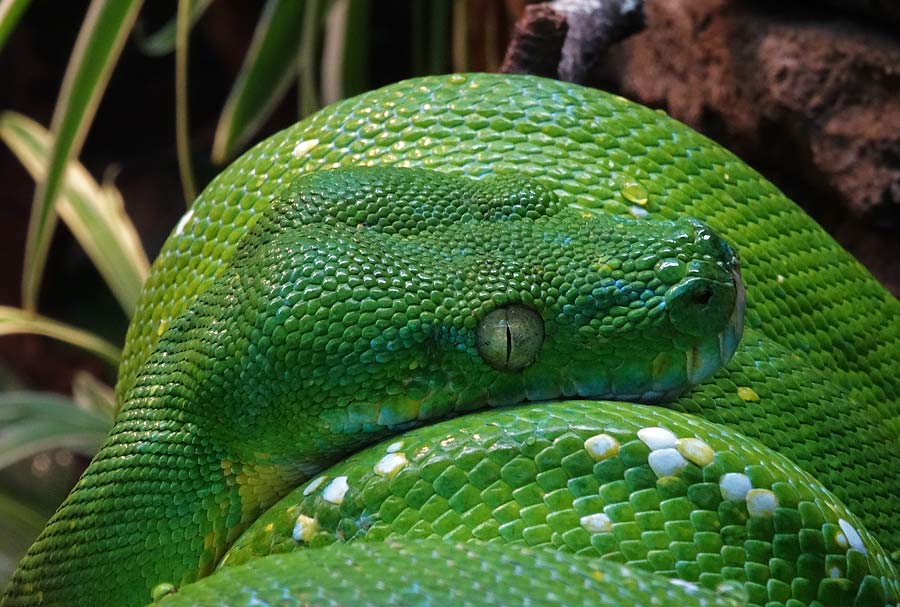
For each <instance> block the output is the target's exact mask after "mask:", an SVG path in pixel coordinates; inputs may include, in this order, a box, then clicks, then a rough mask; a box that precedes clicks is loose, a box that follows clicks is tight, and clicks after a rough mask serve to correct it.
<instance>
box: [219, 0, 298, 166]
mask: <svg viewBox="0 0 900 607" xmlns="http://www.w3.org/2000/svg"><path fill="white" fill-rule="evenodd" d="M310 1H315V0H310ZM305 5H306V2H304V1H301V0H268V2H266V5H265V7H264V8H263V11H262V15H261V16H260V18H259V22H258V23H257V24H256V30H255V31H254V33H253V41H252V42H251V43H250V49H249V50H248V51H247V55H246V57H244V63H243V65H242V66H241V71H240V72H239V73H238V77H237V80H236V81H235V83H234V86H233V87H232V89H231V92H230V93H229V94H228V99H227V100H226V101H225V107H224V108H223V109H222V115H221V116H220V118H219V124H218V125H217V126H216V136H215V141H214V142H213V151H212V158H213V162H215V163H222V162H225V160H227V159H228V158H230V157H231V156H232V155H233V154H234V153H235V151H237V149H239V148H240V147H241V146H242V145H244V144H245V143H246V142H247V141H248V140H249V139H250V138H251V137H253V135H254V134H255V133H256V131H257V129H259V127H260V126H261V125H262V123H263V122H265V120H266V118H268V117H269V115H270V114H271V113H272V111H273V110H274V109H275V107H276V106H277V105H278V103H279V102H280V101H281V99H282V98H283V97H284V94H285V93H286V92H287V90H288V87H289V86H290V84H291V82H292V81H293V79H294V77H295V75H296V72H295V70H294V65H295V60H296V57H297V52H298V49H299V48H300V33H301V30H302V28H303V14H304V10H305V8H306V6H305Z"/></svg>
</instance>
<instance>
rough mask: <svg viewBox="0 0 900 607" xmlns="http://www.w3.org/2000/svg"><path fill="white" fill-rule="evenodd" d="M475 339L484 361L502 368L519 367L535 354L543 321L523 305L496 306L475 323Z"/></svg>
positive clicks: (539, 347) (533, 357) (537, 349)
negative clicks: (476, 326)
mask: <svg viewBox="0 0 900 607" xmlns="http://www.w3.org/2000/svg"><path fill="white" fill-rule="evenodd" d="M475 341H476V344H477V345H478V353H479V354H480V355H481V358H482V359H484V362H486V363H487V364H489V365H490V366H492V367H494V368H495V369H499V370H501V371H519V370H521V369H524V368H525V367H527V366H528V365H530V364H531V363H533V362H534V359H535V358H537V354H538V352H539V351H540V349H541V344H542V343H544V321H543V319H541V317H540V315H539V314H538V313H537V312H535V311H534V310H532V309H531V308H528V307H525V306H520V305H509V306H504V307H502V308H497V309H496V310H492V311H491V312H488V314H487V315H486V316H485V317H484V318H483V319H482V321H481V322H480V323H478V328H477V329H476V330H475Z"/></svg>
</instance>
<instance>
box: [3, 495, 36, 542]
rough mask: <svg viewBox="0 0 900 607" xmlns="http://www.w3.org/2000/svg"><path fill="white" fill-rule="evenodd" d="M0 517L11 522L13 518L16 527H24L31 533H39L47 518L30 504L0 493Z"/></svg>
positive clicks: (25, 530)
mask: <svg viewBox="0 0 900 607" xmlns="http://www.w3.org/2000/svg"><path fill="white" fill-rule="evenodd" d="M0 518H2V519H3V520H4V521H7V522H9V521H10V520H12V521H13V522H14V523H15V526H16V527H19V528H24V529H23V531H24V532H25V533H27V534H29V535H37V534H38V533H40V531H41V529H43V528H44V523H46V522H47V518H46V517H45V516H44V515H43V514H41V513H40V512H38V511H36V510H34V509H33V508H32V507H31V506H29V505H28V504H25V503H23V502H20V501H18V500H17V499H15V498H13V497H10V496H8V495H4V494H2V493H0Z"/></svg>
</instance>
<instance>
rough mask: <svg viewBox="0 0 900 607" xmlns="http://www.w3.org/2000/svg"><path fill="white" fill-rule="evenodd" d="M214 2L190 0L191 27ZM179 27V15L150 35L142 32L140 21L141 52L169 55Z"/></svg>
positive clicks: (138, 36)
mask: <svg viewBox="0 0 900 607" xmlns="http://www.w3.org/2000/svg"><path fill="white" fill-rule="evenodd" d="M212 3H213V0H189V4H190V19H189V23H190V27H193V26H194V24H195V23H197V21H199V20H200V17H202V16H203V13H205V12H206V9H207V8H209V5H210V4H212ZM177 28H178V17H177V15H176V16H175V17H173V18H172V19H170V20H169V21H168V23H166V24H165V25H163V26H162V27H161V28H159V29H158V30H156V31H155V32H153V33H152V34H149V35H144V34H142V33H141V29H140V23H138V27H136V28H135V34H136V36H135V42H136V43H137V45H138V48H139V49H141V52H142V53H144V54H145V55H149V56H151V57H161V56H163V55H168V54H169V53H171V52H172V51H173V50H175V37H176V35H177V34H176V31H177Z"/></svg>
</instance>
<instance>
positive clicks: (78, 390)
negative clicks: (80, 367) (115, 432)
mask: <svg viewBox="0 0 900 607" xmlns="http://www.w3.org/2000/svg"><path fill="white" fill-rule="evenodd" d="M72 398H73V399H75V404H76V405H78V406H79V407H80V408H82V409H84V410H85V411H87V412H88V413H98V414H100V415H102V416H104V417H106V418H108V419H109V423H110V424H112V421H113V419H114V418H115V416H116V412H117V409H118V407H116V392H115V390H114V389H113V388H112V386H108V385H106V384H105V383H103V382H102V381H100V380H99V379H97V378H96V377H94V376H93V375H91V374H90V373H88V372H87V371H78V372H77V373H75V377H74V378H73V379H72Z"/></svg>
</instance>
